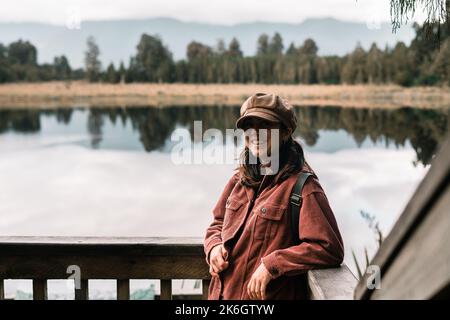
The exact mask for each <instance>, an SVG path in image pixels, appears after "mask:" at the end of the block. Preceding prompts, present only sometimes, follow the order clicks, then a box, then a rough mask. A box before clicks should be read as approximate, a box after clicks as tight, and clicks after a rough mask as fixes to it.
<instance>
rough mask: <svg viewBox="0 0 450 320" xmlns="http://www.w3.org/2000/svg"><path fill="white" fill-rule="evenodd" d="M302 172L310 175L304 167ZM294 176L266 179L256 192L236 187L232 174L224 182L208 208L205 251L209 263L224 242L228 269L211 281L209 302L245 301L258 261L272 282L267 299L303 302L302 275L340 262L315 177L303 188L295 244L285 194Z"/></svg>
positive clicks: (327, 209)
mask: <svg viewBox="0 0 450 320" xmlns="http://www.w3.org/2000/svg"><path fill="white" fill-rule="evenodd" d="M303 171H309V172H313V171H312V170H311V169H310V167H309V166H308V165H307V164H305V167H304V168H303ZM313 173H314V172H313ZM297 176H298V174H294V175H292V176H290V177H289V178H287V179H286V180H284V181H282V182H280V183H279V184H275V185H271V184H270V179H271V178H270V176H266V177H265V178H264V180H267V182H266V183H265V181H264V180H263V182H262V183H261V187H260V188H259V190H258V191H256V190H254V189H253V188H249V187H246V186H244V185H242V184H241V183H239V177H238V175H237V173H236V174H234V175H233V176H232V178H231V179H230V180H229V181H228V183H227V185H226V186H225V189H224V190H223V192H222V195H221V196H220V198H219V201H218V202H217V204H216V206H215V208H214V210H213V222H212V223H211V225H210V226H209V227H208V229H207V231H206V236H205V240H204V249H205V254H206V261H207V263H208V264H209V254H210V251H211V249H212V248H213V247H214V246H216V245H218V244H223V245H224V247H225V249H226V250H227V251H228V258H227V261H228V262H229V266H228V268H227V269H225V270H223V271H222V272H221V273H220V274H219V277H216V276H213V277H212V279H211V283H210V286H209V292H208V299H214V300H216V299H250V298H249V296H248V294H247V284H248V281H249V280H250V278H251V276H252V274H253V272H254V271H255V270H256V269H257V268H258V266H259V265H260V263H263V264H264V266H265V267H266V268H267V270H268V271H269V273H270V274H271V275H272V278H273V279H272V280H270V282H269V283H268V285H267V288H266V299H304V298H306V278H305V273H306V271H308V270H310V269H315V268H323V267H330V266H338V265H340V264H341V263H342V260H343V257H344V246H343V241H342V238H341V235H340V233H339V229H338V226H337V223H336V220H335V217H334V214H333V211H332V209H331V207H330V205H329V203H328V199H327V197H326V195H325V192H324V190H323V189H322V187H321V185H320V183H319V180H318V178H317V176H316V175H313V177H310V178H308V180H307V182H306V183H305V185H304V187H303V190H302V197H303V203H302V206H301V209H300V212H299V214H300V219H299V235H300V244H296V242H295V241H294V239H292V235H291V230H290V221H291V220H290V217H289V214H290V212H289V196H290V193H291V190H292V188H293V186H294V184H295V182H296V180H297ZM266 178H267V179H266ZM264 184H266V186H265V187H264ZM297 243H298V242H297Z"/></svg>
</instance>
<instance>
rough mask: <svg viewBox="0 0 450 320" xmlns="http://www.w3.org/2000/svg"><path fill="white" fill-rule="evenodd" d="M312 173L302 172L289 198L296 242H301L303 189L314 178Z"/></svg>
mask: <svg viewBox="0 0 450 320" xmlns="http://www.w3.org/2000/svg"><path fill="white" fill-rule="evenodd" d="M312 175H313V174H312V173H311V172H300V173H299V175H298V178H297V181H296V182H295V185H294V188H292V192H291V196H290V198H289V213H290V215H291V234H292V238H293V239H295V242H296V243H297V242H299V241H300V235H299V231H298V230H299V227H298V225H299V223H300V208H301V206H302V189H303V186H304V185H305V182H306V180H307V179H308V177H309V176H312Z"/></svg>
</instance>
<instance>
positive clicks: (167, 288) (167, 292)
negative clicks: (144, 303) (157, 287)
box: [160, 280, 172, 300]
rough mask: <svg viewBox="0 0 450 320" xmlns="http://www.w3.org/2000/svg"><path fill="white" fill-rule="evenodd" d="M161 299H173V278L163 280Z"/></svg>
mask: <svg viewBox="0 0 450 320" xmlns="http://www.w3.org/2000/svg"><path fill="white" fill-rule="evenodd" d="M160 299H161V300H172V280H161V294H160Z"/></svg>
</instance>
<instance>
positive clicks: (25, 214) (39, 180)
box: [0, 106, 450, 269]
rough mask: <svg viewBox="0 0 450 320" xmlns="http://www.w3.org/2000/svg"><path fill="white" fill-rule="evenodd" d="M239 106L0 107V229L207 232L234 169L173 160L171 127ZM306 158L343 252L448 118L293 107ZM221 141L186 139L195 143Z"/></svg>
mask: <svg viewBox="0 0 450 320" xmlns="http://www.w3.org/2000/svg"><path fill="white" fill-rule="evenodd" d="M238 114H239V107H220V106H217V107H192V106H191V107H188V106H186V107H170V108H169V107H166V108H92V109H82V108H80V109H60V110H39V111H36V110H20V111H13V110H0V215H1V217H2V219H1V220H0V234H1V235H73V236H200V237H203V236H204V231H205V229H206V227H207V226H208V224H209V223H210V221H211V218H212V216H211V209H212V208H213V206H214V204H215V202H216V200H217V198H218V196H219V195H220V192H221V190H222V188H223V187H224V185H225V183H226V181H227V180H228V178H229V177H230V175H231V174H232V169H233V167H234V165H233V164H190V165H186V164H185V165H177V164H175V163H174V162H173V161H172V158H171V150H172V147H173V146H174V142H173V141H171V135H172V133H173V132H174V130H175V129H180V128H184V129H186V130H187V131H186V132H190V133H192V132H193V123H194V121H195V120H202V121H203V129H204V130H206V129H208V128H217V129H220V130H222V131H223V132H225V129H226V128H233V127H234V122H235V120H236V118H237V117H238ZM297 116H298V119H299V123H300V125H299V128H298V129H297V131H296V132H295V136H296V138H297V139H298V140H299V141H300V142H301V143H302V145H303V146H304V149H305V152H306V158H307V161H308V162H309V163H310V165H311V166H312V167H313V169H314V170H315V171H316V173H317V174H318V176H319V180H320V181H321V184H322V186H323V188H324V189H325V191H326V193H327V196H328V198H329V200H330V203H331V206H332V208H333V210H334V212H335V215H336V218H337V220H338V223H339V226H340V228H341V231H342V234H343V237H344V242H345V246H346V262H347V264H348V265H349V266H350V267H351V268H352V269H353V268H354V263H353V259H352V254H351V253H352V250H353V251H354V252H355V253H356V255H357V256H358V257H362V255H363V252H364V248H367V249H368V251H369V253H370V255H373V253H374V252H375V250H376V241H375V236H374V233H373V231H372V230H371V228H370V226H369V223H368V221H367V220H366V219H363V218H362V216H361V211H364V212H367V213H369V214H370V215H372V216H373V217H374V221H375V223H378V225H379V227H380V229H381V230H382V232H383V233H384V234H385V235H386V234H388V232H389V231H390V229H391V228H392V226H393V223H394V222H395V221H396V219H397V218H398V216H399V214H400V213H401V212H402V210H403V208H404V207H405V205H406V203H407V201H408V199H409V198H410V197H411V195H412V194H413V192H414V190H415V188H416V187H417V185H418V183H419V182H420V180H421V179H422V178H423V176H424V175H425V174H426V172H427V170H428V169H429V163H430V161H431V159H432V157H433V155H434V154H435V152H436V150H437V148H438V146H439V143H440V142H441V141H442V140H443V138H444V136H445V134H446V132H447V129H448V127H449V125H450V109H449V110H422V109H411V108H402V109H397V110H379V109H376V110H368V109H351V108H340V107H303V108H298V109H297ZM206 145H209V146H210V147H212V148H213V149H217V150H219V149H221V148H222V147H223V145H222V142H221V141H213V142H209V143H207V142H202V141H201V140H199V139H194V148H200V147H202V146H206Z"/></svg>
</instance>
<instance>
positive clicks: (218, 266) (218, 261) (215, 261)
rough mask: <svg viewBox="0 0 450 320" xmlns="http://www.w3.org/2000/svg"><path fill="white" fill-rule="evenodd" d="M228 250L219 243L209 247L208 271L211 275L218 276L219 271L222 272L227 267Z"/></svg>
mask: <svg viewBox="0 0 450 320" xmlns="http://www.w3.org/2000/svg"><path fill="white" fill-rule="evenodd" d="M227 259H228V252H227V250H226V249H225V248H224V246H223V245H222V244H219V245H217V246H215V247H213V248H212V249H211V252H210V253H209V273H210V274H211V276H219V272H222V271H223V270H225V269H226V268H228V264H229V263H228V261H226V260H227Z"/></svg>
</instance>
